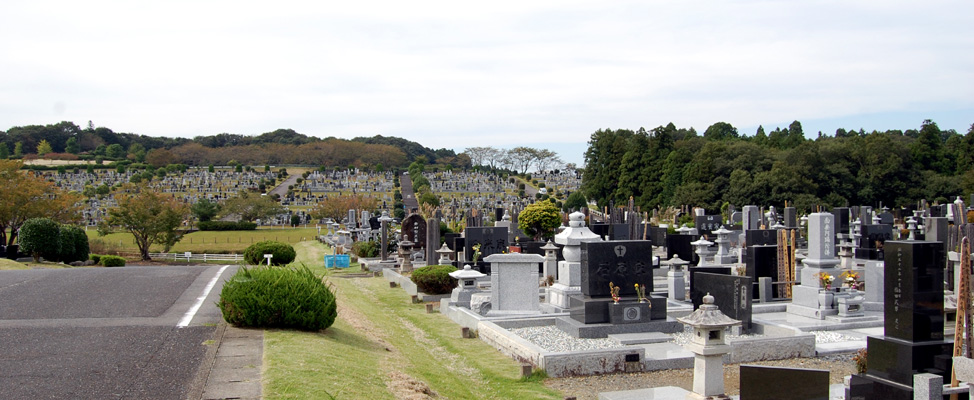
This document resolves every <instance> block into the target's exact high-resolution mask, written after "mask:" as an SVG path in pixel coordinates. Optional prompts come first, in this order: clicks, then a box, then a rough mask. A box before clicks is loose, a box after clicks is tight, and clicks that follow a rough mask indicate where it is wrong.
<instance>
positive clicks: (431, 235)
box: [425, 217, 440, 265]
mask: <svg viewBox="0 0 974 400" xmlns="http://www.w3.org/2000/svg"><path fill="white" fill-rule="evenodd" d="M426 222H427V223H426V246H425V247H426V249H425V250H426V265H433V264H434V263H435V262H436V259H437V258H438V257H437V256H436V250H437V249H439V248H440V219H439V218H437V217H432V218H430V219H429V221H426Z"/></svg>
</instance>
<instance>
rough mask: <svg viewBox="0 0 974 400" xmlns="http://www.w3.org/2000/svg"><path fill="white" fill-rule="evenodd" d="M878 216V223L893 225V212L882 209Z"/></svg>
mask: <svg viewBox="0 0 974 400" xmlns="http://www.w3.org/2000/svg"><path fill="white" fill-rule="evenodd" d="M877 216H878V217H879V223H880V224H882V225H890V226H892V225H893V219H894V218H893V214H892V213H890V212H887V211H883V212H881V213H879V215H877Z"/></svg>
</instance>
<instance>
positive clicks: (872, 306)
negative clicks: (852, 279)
mask: <svg viewBox="0 0 974 400" xmlns="http://www.w3.org/2000/svg"><path fill="white" fill-rule="evenodd" d="M883 307H884V303H883V302H881V301H864V302H862V309H863V310H865V311H884V308H883Z"/></svg>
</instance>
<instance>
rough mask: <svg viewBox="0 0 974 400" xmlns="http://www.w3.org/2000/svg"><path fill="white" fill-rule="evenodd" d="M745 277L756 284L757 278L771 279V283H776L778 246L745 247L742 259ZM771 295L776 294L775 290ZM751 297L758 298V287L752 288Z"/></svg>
mask: <svg viewBox="0 0 974 400" xmlns="http://www.w3.org/2000/svg"><path fill="white" fill-rule="evenodd" d="M744 262H745V265H746V269H747V276H749V277H751V278H752V279H754V282H755V283H757V281H758V278H764V277H767V278H771V282H778V246H747V252H746V254H745V257H744ZM771 293H774V294H777V291H776V290H772V291H771ZM751 295H752V296H754V297H755V298H757V297H758V287H757V285H755V286H754V287H753V288H752V291H751Z"/></svg>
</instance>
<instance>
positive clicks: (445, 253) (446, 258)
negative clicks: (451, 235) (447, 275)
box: [436, 243, 453, 265]
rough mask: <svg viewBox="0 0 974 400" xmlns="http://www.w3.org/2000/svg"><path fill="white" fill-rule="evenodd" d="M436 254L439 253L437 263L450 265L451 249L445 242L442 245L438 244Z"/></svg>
mask: <svg viewBox="0 0 974 400" xmlns="http://www.w3.org/2000/svg"><path fill="white" fill-rule="evenodd" d="M436 254H439V255H440V259H439V260H438V261H437V263H439V264H440V265H450V263H452V262H453V260H452V259H450V255H451V254H453V250H450V248H449V247H447V246H446V243H443V246H440V248H439V250H436Z"/></svg>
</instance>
